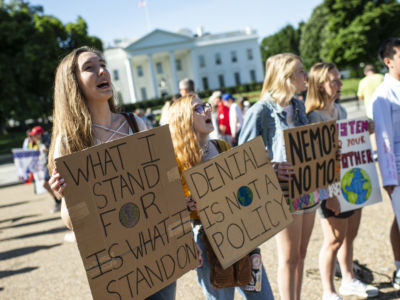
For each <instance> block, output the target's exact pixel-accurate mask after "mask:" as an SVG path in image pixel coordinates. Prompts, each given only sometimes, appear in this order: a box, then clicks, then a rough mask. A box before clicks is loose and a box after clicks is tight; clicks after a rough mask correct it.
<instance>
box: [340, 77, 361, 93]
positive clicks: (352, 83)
mask: <svg viewBox="0 0 400 300" xmlns="http://www.w3.org/2000/svg"><path fill="white" fill-rule="evenodd" d="M360 80H361V79H360V78H348V79H342V81H343V86H342V96H356V95H357V90H358V83H359V82H360Z"/></svg>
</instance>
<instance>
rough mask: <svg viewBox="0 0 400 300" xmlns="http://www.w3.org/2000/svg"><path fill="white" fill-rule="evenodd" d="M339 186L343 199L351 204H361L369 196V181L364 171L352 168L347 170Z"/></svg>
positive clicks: (370, 186)
mask: <svg viewBox="0 0 400 300" xmlns="http://www.w3.org/2000/svg"><path fill="white" fill-rule="evenodd" d="M340 185H341V189H342V194H343V197H344V198H345V199H346V201H347V202H349V203H351V204H363V203H364V202H366V201H367V200H368V198H369V196H370V195H371V190H372V185H371V179H370V177H369V175H368V173H367V172H366V171H365V170H364V169H360V168H353V169H350V170H348V171H347V172H346V173H345V174H344V176H343V178H342V180H341V183H340Z"/></svg>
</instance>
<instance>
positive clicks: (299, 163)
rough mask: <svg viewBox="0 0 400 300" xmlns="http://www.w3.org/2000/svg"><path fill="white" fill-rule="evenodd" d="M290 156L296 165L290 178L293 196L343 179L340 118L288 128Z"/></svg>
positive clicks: (288, 156)
mask: <svg viewBox="0 0 400 300" xmlns="http://www.w3.org/2000/svg"><path fill="white" fill-rule="evenodd" d="M283 132H284V138H285V145H286V146H285V148H286V158H287V161H289V162H291V163H292V165H293V167H294V174H293V175H292V176H291V180H290V181H289V199H297V198H299V197H300V196H303V195H306V194H310V193H312V192H314V191H316V190H317V189H319V188H327V187H328V186H329V185H330V184H332V183H334V182H336V181H338V180H339V175H340V174H339V167H340V166H339V162H338V161H337V160H336V154H337V150H338V133H337V129H336V121H327V122H319V123H315V124H311V125H306V126H299V127H296V128H291V129H286V130H284V131H283Z"/></svg>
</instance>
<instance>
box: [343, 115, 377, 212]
mask: <svg viewBox="0 0 400 300" xmlns="http://www.w3.org/2000/svg"><path fill="white" fill-rule="evenodd" d="M337 128H338V132H339V139H340V140H341V141H342V151H341V153H342V159H341V169H340V178H341V180H340V192H339V193H335V194H336V195H337V196H338V199H339V202H340V208H341V211H342V212H345V211H349V210H354V209H357V208H360V207H363V206H367V205H370V204H374V203H377V202H381V201H382V195H381V189H380V186H379V180H378V173H377V171H376V166H375V161H374V159H373V157H372V149H371V141H370V139H369V132H368V119H353V120H343V121H338V122H337Z"/></svg>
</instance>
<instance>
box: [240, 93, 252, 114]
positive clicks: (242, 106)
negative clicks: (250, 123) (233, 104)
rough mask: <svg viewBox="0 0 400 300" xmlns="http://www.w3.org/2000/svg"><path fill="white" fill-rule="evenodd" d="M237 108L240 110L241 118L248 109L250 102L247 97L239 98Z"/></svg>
mask: <svg viewBox="0 0 400 300" xmlns="http://www.w3.org/2000/svg"><path fill="white" fill-rule="evenodd" d="M238 103H239V107H240V109H241V110H242V114H243V117H244V115H245V114H246V112H247V111H248V110H249V108H250V102H249V98H248V97H240V98H239V100H238Z"/></svg>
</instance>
